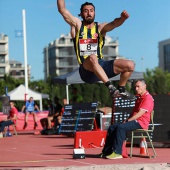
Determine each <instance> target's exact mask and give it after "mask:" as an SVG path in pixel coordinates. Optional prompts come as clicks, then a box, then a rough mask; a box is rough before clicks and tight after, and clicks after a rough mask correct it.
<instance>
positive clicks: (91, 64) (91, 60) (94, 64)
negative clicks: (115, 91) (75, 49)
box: [83, 55, 109, 83]
mask: <svg viewBox="0 0 170 170" xmlns="http://www.w3.org/2000/svg"><path fill="white" fill-rule="evenodd" d="M83 67H84V68H85V69H86V70H89V71H91V72H93V73H94V74H95V75H96V76H97V77H98V78H99V79H100V80H101V81H102V82H103V83H106V82H108V81H109V79H108V77H107V75H106V73H105V71H104V70H103V68H102V67H101V66H100V64H99V63H98V59H97V57H96V55H90V56H89V57H87V58H86V59H85V60H84V62H83Z"/></svg>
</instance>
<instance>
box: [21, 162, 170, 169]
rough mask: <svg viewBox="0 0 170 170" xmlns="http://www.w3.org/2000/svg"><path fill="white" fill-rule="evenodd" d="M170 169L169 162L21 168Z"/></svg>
mask: <svg viewBox="0 0 170 170" xmlns="http://www.w3.org/2000/svg"><path fill="white" fill-rule="evenodd" d="M30 169H31V170H170V164H166V163H157V164H114V165H100V166H74V167H49V168H47V167H46V168H26V169H25V168H24V169H22V170H30Z"/></svg>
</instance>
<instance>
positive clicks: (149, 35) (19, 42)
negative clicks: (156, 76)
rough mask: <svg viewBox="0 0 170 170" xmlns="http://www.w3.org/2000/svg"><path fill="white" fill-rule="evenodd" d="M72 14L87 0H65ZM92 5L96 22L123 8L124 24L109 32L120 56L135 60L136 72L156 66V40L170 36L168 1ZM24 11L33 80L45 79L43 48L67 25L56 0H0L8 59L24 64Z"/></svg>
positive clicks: (1, 28) (66, 29) (127, 0)
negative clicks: (126, 15)
mask: <svg viewBox="0 0 170 170" xmlns="http://www.w3.org/2000/svg"><path fill="white" fill-rule="evenodd" d="M65 2H66V7H67V9H68V10H69V11H70V12H71V13H72V14H73V15H74V16H78V14H79V13H80V6H81V4H83V3H84V2H86V0H66V1H65ZM89 2H92V3H93V4H94V5H95V8H96V17H95V21H97V22H99V23H102V22H110V21H113V20H114V19H115V18H117V17H119V16H120V14H121V12H122V11H123V10H126V11H127V12H128V13H129V15H130V17H129V18H128V19H127V20H126V21H125V23H124V24H123V25H121V26H120V27H117V28H116V29H114V30H112V31H111V32H108V33H107V35H108V36H110V37H112V38H118V42H119V55H121V56H124V57H126V58H128V59H131V60H133V61H134V62H135V65H136V66H135V71H146V68H148V69H154V68H155V67H157V66H158V43H159V42H160V41H163V40H166V39H169V38H170V12H169V8H170V0H104V1H102V0H93V1H91V0H89ZM23 9H25V12H26V40H27V41H26V42H27V57H28V59H27V63H28V64H29V65H30V66H31V77H32V78H33V80H41V79H44V72H43V70H44V65H43V48H44V47H46V46H48V44H49V43H50V42H52V41H54V40H55V39H58V38H60V35H61V34H65V35H66V34H68V33H69V31H70V27H69V25H68V24H67V23H66V22H65V21H64V20H63V18H62V16H61V15H60V14H59V12H58V10H57V6H56V0H0V33H3V34H4V35H7V36H8V38H9V59H10V60H16V61H20V62H22V63H23V65H24V45H23V37H16V34H15V31H16V30H23V21H22V10H23Z"/></svg>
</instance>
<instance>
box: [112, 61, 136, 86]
mask: <svg viewBox="0 0 170 170" xmlns="http://www.w3.org/2000/svg"><path fill="white" fill-rule="evenodd" d="M134 67H135V64H134V62H133V61H131V60H125V59H115V61H114V65H113V71H114V73H116V74H120V80H119V86H125V85H126V83H127V81H128V79H129V77H130V76H131V74H132V72H133V71H134Z"/></svg>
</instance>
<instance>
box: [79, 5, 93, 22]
mask: <svg viewBox="0 0 170 170" xmlns="http://www.w3.org/2000/svg"><path fill="white" fill-rule="evenodd" d="M81 17H82V18H83V21H84V22H85V23H87V24H91V23H93V22H94V18H95V11H94V7H93V6H92V5H86V6H84V8H83V10H82V13H81Z"/></svg>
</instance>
